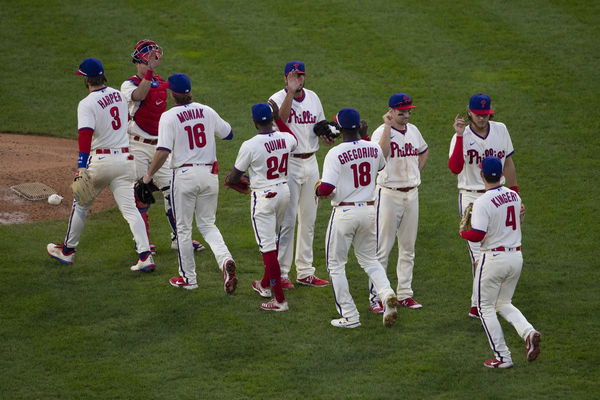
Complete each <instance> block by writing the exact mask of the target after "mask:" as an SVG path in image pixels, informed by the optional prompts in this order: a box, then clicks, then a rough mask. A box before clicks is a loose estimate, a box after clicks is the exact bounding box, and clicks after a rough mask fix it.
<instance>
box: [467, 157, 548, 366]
mask: <svg viewBox="0 0 600 400" xmlns="http://www.w3.org/2000/svg"><path fill="white" fill-rule="evenodd" d="M481 164H482V167H481V172H480V175H481V177H482V178H483V182H484V185H485V190H486V191H485V193H484V194H482V195H481V196H479V197H478V198H477V199H476V200H475V202H474V203H473V214H472V216H471V226H472V228H471V229H469V230H463V231H461V232H460V236H461V237H463V238H464V239H467V240H469V242H477V243H480V244H481V247H480V258H479V266H478V268H477V272H476V275H475V280H474V282H473V292H474V293H475V298H476V299H477V308H478V311H479V317H480V318H481V324H482V325H483V329H484V331H485V333H486V335H487V337H488V340H489V342H490V347H491V348H492V351H493V352H494V356H495V358H492V359H490V360H487V361H485V363H484V364H483V365H485V366H486V367H489V368H510V367H512V366H513V362H512V358H511V355H510V351H509V350H508V347H507V345H506V342H505V341H504V334H503V332H502V327H501V326H500V322H499V321H498V317H497V315H496V313H497V312H498V313H500V315H501V316H502V317H503V318H504V319H506V320H507V321H508V322H510V323H511V324H512V325H513V326H514V327H515V329H516V330H517V333H518V334H519V336H521V338H523V340H524V341H525V345H526V346H525V347H526V352H525V355H526V357H527V360H528V361H533V360H535V359H536V358H537V357H538V355H539V354H540V341H541V336H540V333H539V332H538V331H536V330H535V329H534V328H533V326H532V325H531V324H530V323H529V322H528V321H527V319H526V318H525V317H524V316H523V314H521V311H519V309H518V308H516V307H515V306H513V305H512V303H511V300H512V296H513V293H514V292H515V288H516V287H517V283H518V282H519V276H520V275H521V268H522V266H523V255H522V254H521V221H522V220H521V215H520V209H521V198H520V197H519V195H518V194H517V192H515V191H513V190H510V189H507V188H506V187H504V186H502V184H501V183H500V179H501V177H502V169H503V165H502V161H501V160H500V159H499V158H498V157H494V156H490V157H486V158H484V159H483V161H482V163H481ZM504 169H505V170H506V163H505V164H504Z"/></svg>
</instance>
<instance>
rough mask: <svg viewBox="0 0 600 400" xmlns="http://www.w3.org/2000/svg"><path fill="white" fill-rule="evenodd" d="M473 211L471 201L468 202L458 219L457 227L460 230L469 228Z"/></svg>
mask: <svg viewBox="0 0 600 400" xmlns="http://www.w3.org/2000/svg"><path fill="white" fill-rule="evenodd" d="M472 213H473V203H469V205H468V206H467V207H466V208H465V212H464V214H463V216H462V218H461V219H460V226H459V227H458V229H459V230H460V231H461V232H462V231H468V230H469V229H471V214H472Z"/></svg>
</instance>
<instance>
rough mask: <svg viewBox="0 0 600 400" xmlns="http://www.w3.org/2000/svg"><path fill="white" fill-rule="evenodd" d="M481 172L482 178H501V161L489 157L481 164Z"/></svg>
mask: <svg viewBox="0 0 600 400" xmlns="http://www.w3.org/2000/svg"><path fill="white" fill-rule="evenodd" d="M481 170H482V171H483V175H484V176H494V177H496V176H501V175H502V161H500V159H499V158H498V157H494V156H489V157H486V158H484V159H483V161H482V162H481Z"/></svg>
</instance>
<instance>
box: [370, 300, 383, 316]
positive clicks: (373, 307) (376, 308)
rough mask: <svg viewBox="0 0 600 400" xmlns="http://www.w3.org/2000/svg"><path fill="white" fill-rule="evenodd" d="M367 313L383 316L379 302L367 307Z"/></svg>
mask: <svg viewBox="0 0 600 400" xmlns="http://www.w3.org/2000/svg"><path fill="white" fill-rule="evenodd" d="M369 311H371V312H372V313H375V314H383V303H382V302H381V301H379V300H377V301H375V302H373V303H371V304H370V305H369Z"/></svg>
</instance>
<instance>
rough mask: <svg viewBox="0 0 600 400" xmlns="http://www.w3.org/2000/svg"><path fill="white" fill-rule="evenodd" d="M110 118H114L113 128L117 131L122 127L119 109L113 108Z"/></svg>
mask: <svg viewBox="0 0 600 400" xmlns="http://www.w3.org/2000/svg"><path fill="white" fill-rule="evenodd" d="M110 116H111V117H113V120H112V122H111V125H112V128H113V129H114V130H115V131H116V130H119V128H120V127H121V117H119V107H112V108H111V109H110Z"/></svg>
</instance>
